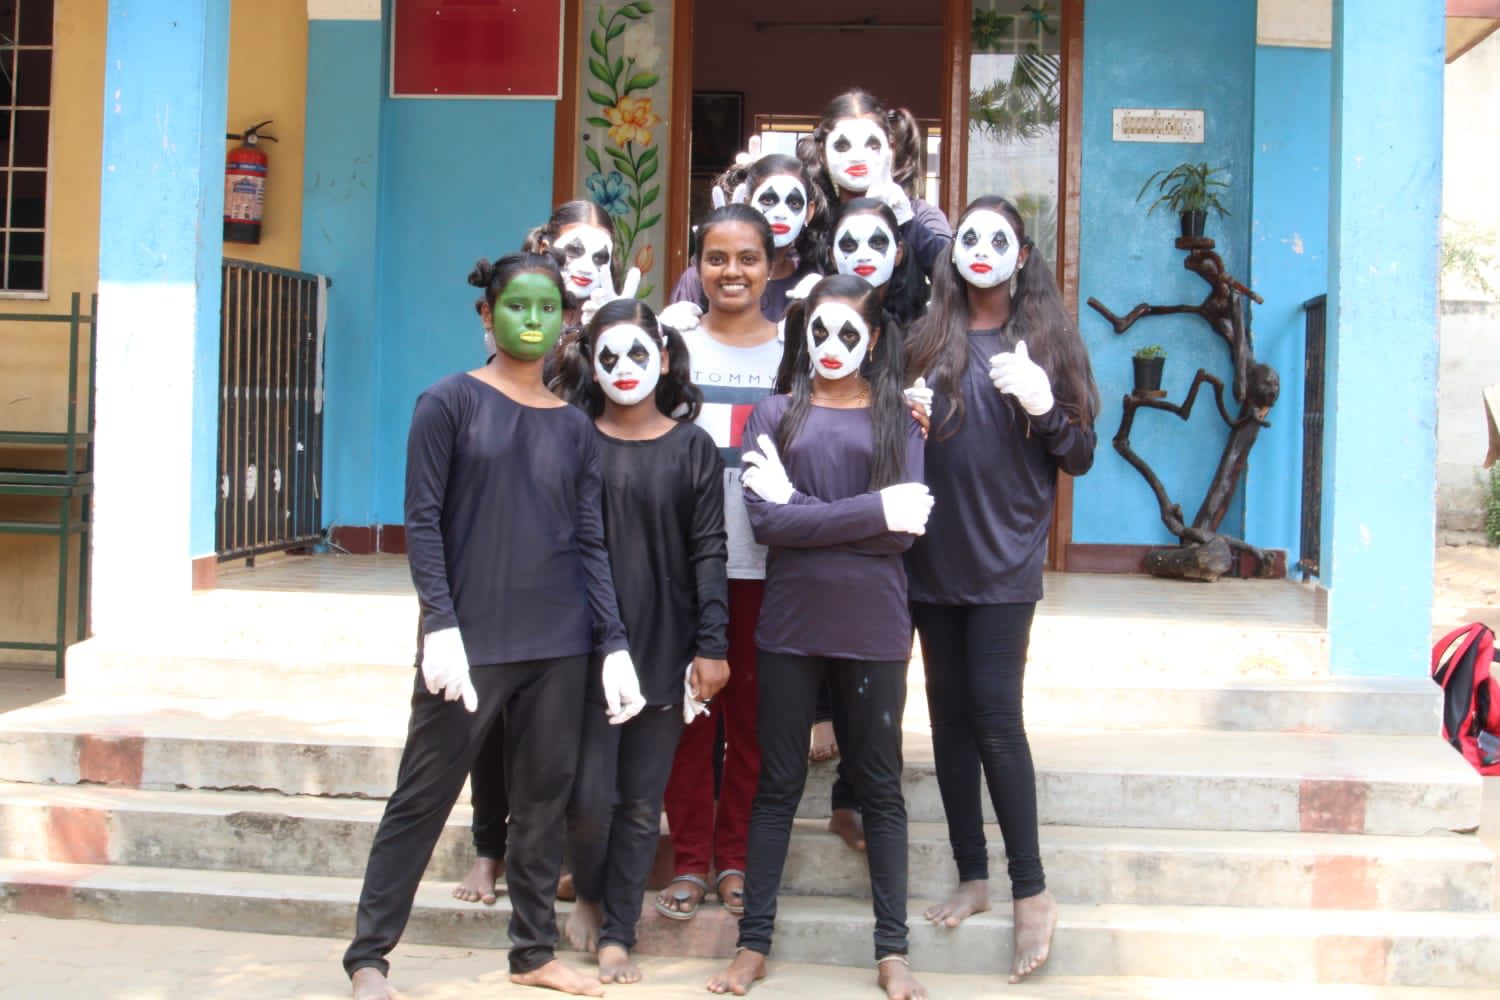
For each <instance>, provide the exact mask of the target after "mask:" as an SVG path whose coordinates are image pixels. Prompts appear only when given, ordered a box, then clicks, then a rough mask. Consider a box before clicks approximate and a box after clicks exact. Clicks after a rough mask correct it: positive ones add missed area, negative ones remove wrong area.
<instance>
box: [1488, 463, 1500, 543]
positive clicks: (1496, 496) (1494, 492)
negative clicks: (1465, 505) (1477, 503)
mask: <svg viewBox="0 0 1500 1000" xmlns="http://www.w3.org/2000/svg"><path fill="white" fill-rule="evenodd" d="M1484 535H1485V537H1486V538H1487V539H1489V543H1490V544H1491V545H1500V462H1496V463H1495V464H1494V465H1492V466H1490V495H1489V497H1488V499H1487V500H1486V501H1485V505H1484Z"/></svg>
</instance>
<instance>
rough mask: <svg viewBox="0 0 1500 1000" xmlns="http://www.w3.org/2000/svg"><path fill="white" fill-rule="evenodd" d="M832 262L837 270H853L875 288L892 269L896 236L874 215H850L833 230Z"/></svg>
mask: <svg viewBox="0 0 1500 1000" xmlns="http://www.w3.org/2000/svg"><path fill="white" fill-rule="evenodd" d="M833 262H834V265H835V266H836V267H837V268H838V269H839V273H840V274H857V275H859V276H860V277H861V278H864V279H865V280H866V281H868V282H869V283H870V284H871V286H873V287H875V288H879V287H880V286H881V285H884V284H885V283H886V282H887V281H890V280H891V273H892V272H893V271H895V270H896V236H895V234H894V233H892V232H891V230H890V227H889V226H887V225H886V224H885V220H884V219H882V218H881V217H880V216H878V215H871V214H868V213H864V214H860V215H851V216H849V217H848V218H846V219H842V220H840V221H839V226H838V229H836V230H834V233H833Z"/></svg>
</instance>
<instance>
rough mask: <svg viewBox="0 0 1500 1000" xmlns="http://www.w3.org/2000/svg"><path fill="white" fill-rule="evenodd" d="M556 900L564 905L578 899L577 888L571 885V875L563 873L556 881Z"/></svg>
mask: <svg viewBox="0 0 1500 1000" xmlns="http://www.w3.org/2000/svg"><path fill="white" fill-rule="evenodd" d="M557 898H558V899H560V900H561V901H562V902H564V903H571V902H573V900H575V899H577V898H578V887H577V886H576V885H574V884H573V873H572V872H563V873H562V876H561V877H560V878H558V880H557Z"/></svg>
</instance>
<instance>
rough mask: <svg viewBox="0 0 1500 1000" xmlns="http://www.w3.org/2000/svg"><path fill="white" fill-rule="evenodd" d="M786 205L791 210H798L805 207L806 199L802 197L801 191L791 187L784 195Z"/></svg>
mask: <svg viewBox="0 0 1500 1000" xmlns="http://www.w3.org/2000/svg"><path fill="white" fill-rule="evenodd" d="M786 207H787V208H790V209H791V210H792V211H793V212H800V211H802V210H803V209H804V208H806V207H807V199H806V198H804V197H802V192H801V191H799V190H797V189H796V188H792V193H791V194H789V195H787V196H786Z"/></svg>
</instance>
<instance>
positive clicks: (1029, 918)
mask: <svg viewBox="0 0 1500 1000" xmlns="http://www.w3.org/2000/svg"><path fill="white" fill-rule="evenodd" d="M1012 906H1013V908H1014V909H1013V912H1014V914H1015V922H1016V947H1015V957H1014V958H1013V959H1012V960H1011V967H1010V981H1011V982H1013V983H1019V982H1020V981H1021V980H1023V979H1025V978H1026V977H1027V976H1029V975H1031V974H1032V973H1033V972H1035V971H1036V970H1037V969H1040V968H1041V967H1042V966H1043V965H1045V964H1046V962H1047V956H1048V955H1050V954H1051V953H1052V932H1053V931H1054V930H1056V929H1057V900H1055V899H1053V898H1052V893H1050V892H1042V893H1041V894H1039V895H1036V896H1028V897H1027V898H1025V899H1018V900H1016V901H1015V903H1013V904H1012Z"/></svg>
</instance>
